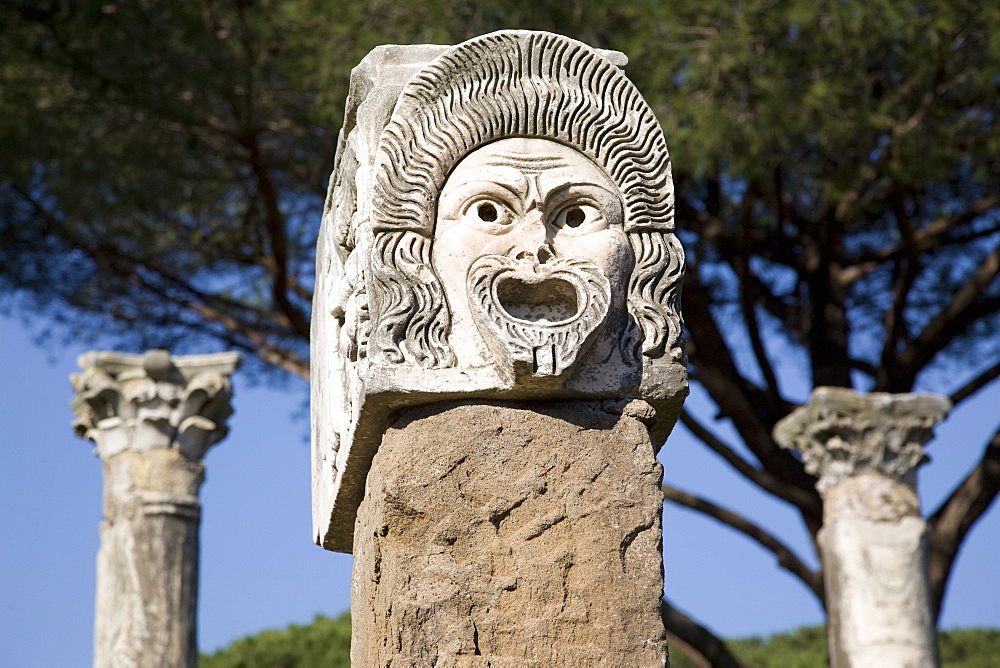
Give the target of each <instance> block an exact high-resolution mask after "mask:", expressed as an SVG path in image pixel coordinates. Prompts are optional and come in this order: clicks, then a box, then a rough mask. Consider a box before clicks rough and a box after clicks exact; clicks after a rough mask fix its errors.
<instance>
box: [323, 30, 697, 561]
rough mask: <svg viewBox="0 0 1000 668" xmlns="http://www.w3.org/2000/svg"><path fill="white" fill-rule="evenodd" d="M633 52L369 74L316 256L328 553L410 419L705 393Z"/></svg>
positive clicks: (363, 76) (538, 54)
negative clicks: (440, 406)
mask: <svg viewBox="0 0 1000 668" xmlns="http://www.w3.org/2000/svg"><path fill="white" fill-rule="evenodd" d="M623 64H624V57H623V56H622V54H619V53H617V52H599V51H596V50H594V49H591V48H590V47H588V46H586V45H584V44H581V43H580V42H577V41H574V40H571V39H568V38H565V37H561V36H558V35H553V34H551V33H540V32H528V31H502V32H498V33H493V34H490V35H485V36H483V37H479V38H476V39H473V40H470V41H468V42H465V43H463V44H459V45H457V46H455V47H450V48H449V47H439V46H429V45H422V46H409V47H407V46H386V47H379V48H378V49H376V50H374V51H373V52H372V53H370V54H369V55H368V56H367V57H366V58H365V59H364V60H363V61H362V63H361V64H360V65H359V66H358V67H357V68H355V71H354V73H353V75H352V80H351V92H350V95H349V98H348V108H347V113H346V114H345V119H346V120H345V125H344V129H343V131H342V133H341V136H340V144H339V146H338V151H337V162H336V165H335V167H334V173H333V175H332V177H331V185H330V192H329V196H328V199H327V206H326V210H325V213H324V218H323V225H322V228H321V232H320V240H319V248H318V252H317V289H316V298H315V300H314V316H313V337H312V364H313V378H312V391H313V399H312V401H313V406H312V414H313V497H314V499H313V501H314V516H313V517H314V533H315V537H316V540H317V542H319V543H320V544H322V545H324V546H325V547H327V548H329V549H334V550H341V551H350V549H351V544H352V537H353V522H354V517H355V514H356V510H357V505H358V503H359V502H360V499H361V496H362V495H363V492H364V482H365V477H366V475H367V472H368V468H369V467H370V463H371V458H372V457H373V456H374V453H375V451H376V449H377V448H378V444H379V442H380V440H381V436H382V432H383V431H384V429H385V426H386V422H387V420H388V419H389V417H390V416H391V414H392V413H393V411H395V410H397V409H399V408H400V407H403V406H408V405H415V404H420V403H431V402H436V401H447V400H452V399H461V398H490V399H511V400H518V399H570V398H588V399H594V398H598V399H602V398H603V399H608V400H621V399H632V398H641V399H645V400H646V401H648V402H649V403H651V404H652V405H654V406H655V407H656V408H657V410H658V418H659V420H660V424H661V427H662V429H664V430H665V431H668V430H669V428H670V426H672V424H673V421H674V420H675V419H676V417H677V414H678V412H679V410H680V404H681V402H682V401H683V397H684V395H685V394H686V391H687V382H686V375H685V369H684V360H683V354H682V352H681V347H680V346H681V321H680V315H679V312H678V300H679V291H680V281H681V278H682V275H683V267H684V257H683V252H682V250H681V247H680V244H679V243H678V241H677V239H676V237H675V236H674V234H673V229H674V223H673V185H672V181H671V177H670V161H669V157H668V154H667V149H666V144H665V142H664V139H663V134H662V131H661V130H660V126H659V124H658V122H657V120H656V119H655V117H654V116H653V114H652V112H651V110H650V109H649V107H648V106H647V105H646V103H645V101H644V100H643V99H642V97H641V95H640V94H639V93H638V91H637V90H636V89H635V87H634V86H633V85H632V83H631V82H630V81H629V80H628V79H627V78H626V77H625V75H624V74H623V72H622V71H621V68H620V66H621V65H623Z"/></svg>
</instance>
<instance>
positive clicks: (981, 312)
mask: <svg viewBox="0 0 1000 668" xmlns="http://www.w3.org/2000/svg"><path fill="white" fill-rule="evenodd" d="M998 272H1000V244H998V245H997V246H996V247H995V248H994V249H993V251H992V252H990V253H989V254H988V255H987V256H986V258H985V259H984V260H983V262H982V263H981V264H980V265H979V268H978V269H977V270H976V271H975V273H974V274H973V275H972V276H971V277H970V278H969V280H968V281H967V282H966V283H965V285H963V286H962V287H961V288H960V289H959V290H958V291H957V292H956V293H955V294H954V295H953V296H952V299H951V301H950V302H948V303H947V304H946V305H945V306H944V307H943V308H941V310H940V311H939V312H938V313H937V314H936V315H935V316H934V317H933V318H931V320H930V322H928V323H927V325H926V326H925V327H924V329H923V331H921V332H920V334H919V335H917V337H916V338H915V339H914V340H913V342H912V343H911V344H910V345H909V346H907V347H906V348H905V349H904V350H903V351H902V352H900V353H899V355H898V356H897V358H896V363H895V364H893V365H892V366H889V367H885V366H883V368H882V370H881V371H882V373H881V374H880V376H879V378H878V379H877V381H876V386H875V390H876V391H882V392H907V391H909V389H910V387H912V385H913V381H914V379H915V378H916V375H917V373H919V371H920V370H921V369H922V368H923V367H924V366H925V365H926V364H927V363H928V362H929V361H930V360H931V359H933V358H934V356H935V355H937V354H938V353H939V352H940V351H941V350H942V349H943V348H944V347H945V346H947V345H948V344H949V343H951V342H952V341H953V340H954V339H955V338H956V337H958V336H959V335H961V334H963V333H964V332H965V330H966V328H967V327H968V325H970V324H971V323H972V322H974V321H976V320H977V319H979V318H982V317H985V316H987V315H990V314H991V313H995V312H996V311H998V310H1000V298H997V297H992V298H987V299H982V296H983V294H984V293H985V291H986V289H987V288H988V287H989V285H990V283H992V282H993V279H995V278H996V276H997V274H998Z"/></svg>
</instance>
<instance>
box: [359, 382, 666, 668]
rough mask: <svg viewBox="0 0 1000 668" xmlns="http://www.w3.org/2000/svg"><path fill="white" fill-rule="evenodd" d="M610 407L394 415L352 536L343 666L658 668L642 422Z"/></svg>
mask: <svg viewBox="0 0 1000 668" xmlns="http://www.w3.org/2000/svg"><path fill="white" fill-rule="evenodd" d="M611 404H612V402H600V401H563V402H530V403H528V402H524V403H505V404H502V405H495V404H486V403H482V402H463V403H454V404H446V405H436V406H424V407H420V408H414V409H409V410H407V411H404V412H403V413H402V415H401V416H400V417H399V419H397V420H396V422H395V423H394V424H393V425H391V427H390V428H389V430H388V431H387V433H386V434H385V437H384V439H383V441H382V445H381V448H380V449H379V451H378V453H377V455H376V456H375V461H374V463H373V465H372V469H371V472H370V473H369V476H368V489H367V493H366V495H365V500H364V502H363V503H362V505H361V508H360V510H359V512H358V519H357V524H356V527H355V542H354V547H355V552H354V554H355V566H354V585H353V591H352V610H351V614H352V620H353V628H354V634H353V640H352V646H351V659H352V662H353V664H354V665H357V666H388V665H390V663H391V665H393V666H404V665H405V666H411V665H413V666H415V665H421V666H425V665H426V666H429V665H435V664H437V665H448V666H605V665H607V666H621V665H628V666H664V665H666V663H667V649H666V639H665V633H664V628H663V622H662V619H661V617H660V599H661V597H662V594H663V560H662V554H661V546H662V532H661V525H660V513H661V509H662V498H663V497H662V493H661V491H660V483H661V479H662V476H663V470H662V467H661V466H660V464H659V463H658V462H657V461H656V458H655V453H654V448H653V444H652V441H651V439H650V437H649V432H648V428H647V424H645V423H644V421H645V422H648V421H649V418H650V417H651V411H650V409H649V407H648V406H647V405H646V404H644V403H642V402H633V403H631V404H628V405H627V406H625V407H624V411H623V410H622V404H621V403H618V404H616V406H617V413H616V412H614V407H613V406H611V412H609V411H608V410H604V408H602V407H608V406H610V405H611Z"/></svg>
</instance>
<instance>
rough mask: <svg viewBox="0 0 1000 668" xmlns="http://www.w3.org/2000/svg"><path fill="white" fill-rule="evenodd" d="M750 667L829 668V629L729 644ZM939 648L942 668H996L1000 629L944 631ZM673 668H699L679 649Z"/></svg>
mask: <svg viewBox="0 0 1000 668" xmlns="http://www.w3.org/2000/svg"><path fill="white" fill-rule="evenodd" d="M726 645H727V646H728V647H729V648H730V649H731V650H732V653H733V654H734V655H735V656H736V658H737V659H738V660H739V661H741V662H742V663H743V664H744V665H746V666H747V668H825V666H826V665H827V643H826V627H824V626H809V627H804V628H801V629H798V630H796V631H792V632H790V633H779V634H776V635H773V636H771V637H769V638H766V639H765V638H759V637H754V638H743V639H740V640H729V641H726ZM938 646H939V648H940V651H941V666H942V668H992V667H993V666H996V665H997V657H998V656H1000V630H998V629H962V630H957V631H940V632H939V633H938ZM670 666H671V668H696V666H697V664H694V663H692V662H691V660H690V659H688V657H687V656H685V655H684V654H683V653H682V652H680V651H679V650H677V649H672V651H671V652H670Z"/></svg>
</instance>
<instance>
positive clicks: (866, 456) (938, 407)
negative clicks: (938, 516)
mask: <svg viewBox="0 0 1000 668" xmlns="http://www.w3.org/2000/svg"><path fill="white" fill-rule="evenodd" d="M949 408H950V403H949V402H948V400H947V399H945V398H944V397H939V396H936V395H930V394H898V395H893V394H882V393H875V394H869V395H862V394H858V393H856V392H854V391H853V390H849V389H844V388H832V387H821V388H817V389H816V390H815V391H814V392H813V395H812V397H811V398H810V400H809V403H807V404H806V405H805V406H803V407H801V408H799V409H798V410H796V411H795V412H793V413H792V414H791V415H789V416H788V417H787V418H785V420H782V421H781V422H779V423H778V425H777V426H776V427H775V438H776V439H777V441H778V442H779V443H780V444H781V445H782V446H783V447H786V448H794V449H797V450H799V451H800V452H801V453H802V457H803V460H804V462H805V466H806V470H807V471H809V472H810V473H814V474H816V475H818V476H819V482H818V483H817V489H818V490H819V492H820V494H821V495H822V496H823V528H822V529H821V530H820V532H819V536H818V539H819V548H820V552H821V556H822V559H823V569H824V582H825V587H826V602H827V611H828V621H829V625H828V634H829V640H830V661H831V665H832V666H833V668H861V667H862V666H885V667H889V668H891V667H894V666H899V667H903V666H933V665H937V664H938V656H937V654H938V653H937V642H936V635H935V627H934V615H933V613H932V607H931V593H930V585H929V580H928V575H927V523H926V522H925V521H924V519H923V518H922V517H921V515H920V502H919V499H918V498H917V492H916V469H917V467H918V466H920V465H921V464H922V463H924V462H926V461H927V457H926V456H925V455H924V449H923V445H924V444H925V443H926V442H927V441H929V440H930V439H931V437H932V435H933V434H932V428H933V426H934V425H935V424H937V423H938V422H940V421H941V420H942V419H944V417H945V415H946V414H947V412H948V410H949Z"/></svg>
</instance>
